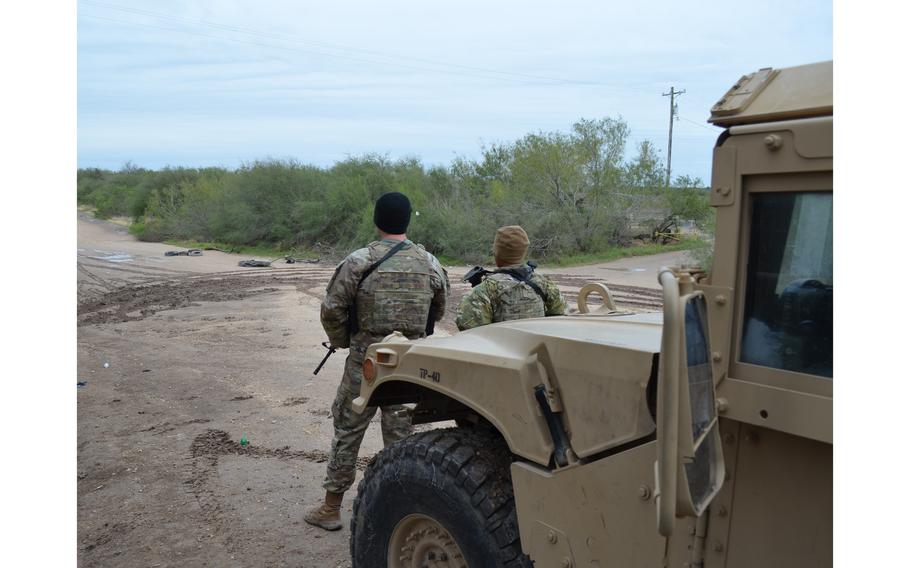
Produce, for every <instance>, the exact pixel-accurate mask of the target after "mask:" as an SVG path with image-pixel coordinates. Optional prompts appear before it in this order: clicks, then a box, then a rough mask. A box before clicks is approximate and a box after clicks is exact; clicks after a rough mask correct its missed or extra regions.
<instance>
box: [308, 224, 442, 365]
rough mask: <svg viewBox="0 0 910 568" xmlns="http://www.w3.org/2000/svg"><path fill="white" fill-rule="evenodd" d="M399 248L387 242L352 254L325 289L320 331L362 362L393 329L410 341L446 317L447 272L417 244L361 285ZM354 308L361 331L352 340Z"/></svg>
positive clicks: (409, 247) (394, 243) (387, 240)
mask: <svg viewBox="0 0 910 568" xmlns="http://www.w3.org/2000/svg"><path fill="white" fill-rule="evenodd" d="M397 244H398V241H394V240H390V239H384V240H382V241H375V242H372V243H370V244H369V245H368V246H367V247H365V248H362V249H358V250H356V251H354V252H352V253H351V254H349V255H348V256H347V258H345V259H344V260H343V261H341V263H340V264H339V265H338V267H337V268H336V269H335V274H334V276H332V279H331V281H329V285H328V287H326V294H325V299H324V300H323V301H322V309H321V311H320V319H321V320H322V327H323V329H325V332H326V334H327V335H328V337H329V341H330V342H331V343H332V345H333V346H335V347H341V348H344V347H350V349H351V356H352V357H354V359H356V360H358V361H359V360H361V359H362V357H363V354H364V352H365V351H366V348H367V347H369V345H370V344H372V343H376V342H378V341H381V340H382V338H383V337H385V336H386V335H388V334H390V333H392V332H393V331H400V332H401V333H403V334H404V335H406V336H407V337H409V338H410V339H418V338H420V337H423V336H424V335H425V329H426V326H427V323H428V321H429V318H431V317H432V318H433V321H434V322H436V321H439V320H440V319H442V316H443V315H444V314H445V308H446V299H447V297H448V294H449V277H448V274H447V273H446V271H445V269H444V268H443V267H442V265H440V264H439V261H438V260H437V259H436V257H435V256H433V255H432V254H430V253H428V252H427V251H426V250H424V248H423V247H422V246H421V245H418V244H414V243H410V244H408V245H406V246H405V247H404V248H402V249H401V250H400V251H398V252H397V253H396V254H395V255H394V256H392V257H391V258H389V259H388V260H386V261H385V262H383V263H382V264H381V265H380V266H379V267H378V268H377V269H376V270H374V271H373V273H372V274H370V275H369V276H367V277H366V278H365V279H364V280H363V282H362V283H361V284H360V287H359V288H358V287H357V284H358V283H359V282H360V280H361V277H362V276H363V274H364V272H365V271H366V270H367V268H369V266H370V265H372V264H373V263H374V262H376V261H378V260H380V259H381V258H382V257H383V256H385V254H386V253H387V252H388V251H389V249H391V248H392V247H393V246H395V245H397ZM352 306H356V313H357V324H358V327H359V330H358V331H357V332H356V333H355V334H354V335H353V337H351V335H350V332H349V330H350V327H349V323H348V319H349V315H350V313H351V307H352Z"/></svg>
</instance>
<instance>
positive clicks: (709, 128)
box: [676, 114, 719, 133]
mask: <svg viewBox="0 0 910 568" xmlns="http://www.w3.org/2000/svg"><path fill="white" fill-rule="evenodd" d="M676 118H678V119H679V120H685V121H686V122H688V123H690V124H694V125H695V126H698V127H701V128H704V129H705V130H709V131H711V132H715V133H717V132H719V130H718V129H717V128H716V127H715V128H711V127H710V126H706V125H705V124H703V123H701V122H697V121H695V120H690V119H688V118H686V117H684V116H679V114H677V115H676Z"/></svg>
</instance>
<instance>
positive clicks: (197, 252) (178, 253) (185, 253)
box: [164, 249, 202, 256]
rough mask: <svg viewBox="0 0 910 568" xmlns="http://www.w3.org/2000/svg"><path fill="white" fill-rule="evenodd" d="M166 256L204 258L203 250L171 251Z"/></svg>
mask: <svg viewBox="0 0 910 568" xmlns="http://www.w3.org/2000/svg"><path fill="white" fill-rule="evenodd" d="M164 256H202V249H187V250H169V251H165V252H164Z"/></svg>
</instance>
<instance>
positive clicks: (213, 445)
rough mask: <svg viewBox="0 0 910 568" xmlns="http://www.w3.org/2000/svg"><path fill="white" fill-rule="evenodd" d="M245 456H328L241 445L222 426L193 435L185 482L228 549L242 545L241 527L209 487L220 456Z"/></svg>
mask: <svg viewBox="0 0 910 568" xmlns="http://www.w3.org/2000/svg"><path fill="white" fill-rule="evenodd" d="M227 455H236V456H247V457H250V458H253V459H257V458H273V459H280V460H306V461H309V462H314V463H325V462H326V461H328V459H329V456H328V454H327V453H326V452H323V451H321V450H311V451H301V450H291V449H290V447H288V446H285V447H283V448H266V447H262V446H251V445H241V444H240V443H239V442H235V441H234V440H232V439H231V436H230V434H228V433H227V432H225V431H223V430H214V429H209V430H206V431H205V432H203V433H202V434H199V435H198V436H196V438H195V439H194V440H193V443H192V444H190V450H189V456H188V461H189V466H188V471H187V478H186V480H185V481H184V484H185V485H186V486H187V488H188V490H189V491H190V493H192V495H193V496H194V497H195V498H196V501H197V502H198V503H199V508H200V509H201V511H202V514H203V516H204V518H205V520H206V521H207V522H208V523H209V524H210V525H211V526H212V527H213V528H214V529H215V530H216V531H217V533H218V534H220V535H223V538H224V542H225V545H226V546H227V548H228V550H229V551H230V552H231V553H235V552H238V551H239V550H241V549H242V548H243V546H242V545H241V544H240V541H242V540H244V538H245V537H244V536H243V535H242V531H241V528H240V527H237V526H235V525H234V523H232V522H231V520H230V519H229V518H228V511H227V510H226V507H225V505H224V503H222V500H221V499H220V498H219V497H218V495H217V494H216V493H215V491H214V490H213V489H212V486H211V483H212V481H213V478H214V477H215V476H216V475H217V470H218V460H219V458H221V457H222V456H227ZM372 460H373V458H372V457H360V458H357V462H356V464H355V467H356V468H357V469H358V470H360V471H363V470H365V469H366V468H367V467H368V466H369V464H370V463H371V462H372Z"/></svg>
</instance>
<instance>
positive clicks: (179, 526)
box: [77, 213, 684, 567]
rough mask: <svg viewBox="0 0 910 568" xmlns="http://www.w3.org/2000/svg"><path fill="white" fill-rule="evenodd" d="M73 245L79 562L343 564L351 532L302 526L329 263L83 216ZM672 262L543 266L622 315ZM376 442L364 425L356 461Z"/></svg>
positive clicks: (449, 327)
mask: <svg viewBox="0 0 910 568" xmlns="http://www.w3.org/2000/svg"><path fill="white" fill-rule="evenodd" d="M77 247H78V250H77V258H78V290H79V309H78V326H79V327H78V381H80V382H83V381H84V382H85V384H84V386H80V387H77V388H78V389H79V391H78V476H79V480H78V541H79V553H78V557H79V565H80V566H85V567H89V566H147V567H157V566H161V567H164V566H219V567H220V566H238V567H240V566H244V567H245V566H257V567H259V566H307V567H308V566H319V567H323V566H329V567H336V566H349V560H348V558H349V552H348V536H349V532H348V529H347V526H345V528H344V529H343V530H341V531H338V532H335V533H327V532H325V531H322V530H320V529H316V528H313V527H311V526H309V525H307V524H306V523H304V522H303V520H302V517H303V513H304V511H305V509H306V508H307V507H308V506H310V505H311V504H312V503H315V502H316V501H317V500H318V499H319V498H320V497H321V496H322V494H323V492H322V489H321V487H320V484H321V481H322V477H323V474H324V472H325V459H326V451H327V449H328V447H329V442H330V440H331V433H332V425H331V417H330V416H329V407H330V404H331V401H332V399H333V398H334V394H335V389H336V387H337V385H338V380H339V378H340V376H341V371H342V367H343V363H344V354H343V353H340V354H336V355H335V356H334V357H333V358H332V359H331V360H330V361H329V363H328V364H327V365H326V367H325V368H324V369H323V371H322V372H321V373H320V374H319V376H318V377H313V375H312V371H313V368H314V367H315V366H316V365H317V364H318V362H319V360H320V359H321V358H322V356H323V354H324V350H323V349H322V347H321V346H320V345H319V343H320V341H323V340H324V339H325V337H324V335H323V332H322V329H321V326H320V324H319V302H320V300H321V298H322V294H323V291H324V289H325V285H326V283H327V282H328V279H329V277H330V276H331V274H332V271H333V269H334V264H333V263H332V262H323V263H320V264H315V265H309V264H308V265H300V264H284V263H283V262H281V261H279V262H277V263H275V264H274V265H273V267H272V268H239V267H238V266H237V261H238V260H240V259H241V258H245V257H240V256H237V255H230V254H225V253H220V252H215V251H206V252H205V253H204V255H203V256H199V257H185V256H182V257H167V256H164V252H165V251H167V250H177V249H176V247H171V246H168V245H163V244H158V243H141V242H137V241H135V240H134V239H133V238H132V237H131V236H130V235H129V234H128V233H127V232H126V230H125V229H124V228H123V227H119V226H117V225H114V224H111V223H107V222H103V221H97V220H94V219H91V218H90V217H89V216H87V215H86V214H82V213H80V218H79V222H78V240H77ZM683 254H684V253H670V254H667V255H657V256H656V257H647V258H638V259H627V260H624V261H620V262H617V263H611V264H603V265H591V266H585V267H577V268H570V269H560V270H558V271H551V270H546V269H543V271H544V272H547V273H549V274H551V275H552V276H553V277H555V278H556V281H557V282H558V283H559V285H560V287H561V288H562V290H563V291H564V293H566V295H567V297H568V298H569V300H570V303H572V305H574V297H575V295H576V294H577V291H578V288H579V287H580V286H581V285H583V284H584V283H585V282H587V281H591V280H602V281H607V282H608V283H610V285H611V289H612V290H613V291H614V294H615V297H616V300H617V302H618V303H619V304H620V307H626V308H630V309H635V310H642V309H656V308H659V302H660V299H659V298H660V295H659V291H658V290H657V289H656V285H657V277H656V270H657V269H658V268H659V267H660V266H661V265H665V264H672V263H674V262H679V259H680V258H681V257H682V255H683ZM465 269H466V267H451V268H450V269H449V273H450V277H451V280H452V283H453V298H452V299H451V302H450V306H451V310H450V312H449V314H448V315H447V316H446V318H445V319H444V320H443V322H442V324H441V325H440V326H438V327H437V333H438V334H439V335H445V334H451V333H454V332H455V328H454V318H453V313H452V312H453V311H454V307H455V306H456V305H457V301H458V298H460V296H461V295H462V294H463V293H464V291H465V290H466V289H467V286H466V285H464V284H461V282H460V277H461V275H463V274H464V271H465ZM241 439H245V440H248V441H249V444H247V445H241V443H240V441H241ZM381 446H382V441H381V436H380V435H379V428H378V424H377V425H375V426H372V427H371V428H370V430H369V431H368V433H367V437H366V440H365V441H364V446H363V449H362V451H361V455H362V456H363V459H362V460H361V461H362V462H363V463H366V461H367V460H368V459H369V457H370V456H372V455H373V454H374V453H375V452H377V451H378V450H379V449H380V448H381ZM353 496H354V492H353V491H352V492H351V494H350V495H349V496H348V497H347V498H346V500H345V503H344V505H343V509H342V511H343V516H344V518H343V521H344V522H345V524H347V522H348V520H349V519H350V507H351V503H352V499H353Z"/></svg>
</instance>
